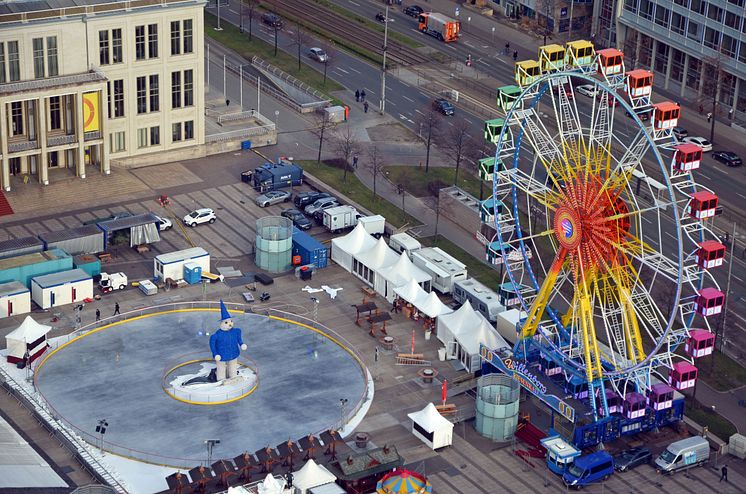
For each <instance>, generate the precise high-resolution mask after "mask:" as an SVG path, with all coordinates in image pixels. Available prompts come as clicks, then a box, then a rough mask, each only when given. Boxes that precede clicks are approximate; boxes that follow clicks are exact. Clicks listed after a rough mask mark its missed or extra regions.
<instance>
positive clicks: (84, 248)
mask: <svg viewBox="0 0 746 494" xmlns="http://www.w3.org/2000/svg"><path fill="white" fill-rule="evenodd" d="M39 240H41V241H42V242H44V250H50V249H55V248H57V249H62V250H64V251H65V252H67V253H68V254H70V255H71V256H77V255H78V254H98V253H99V252H103V251H105V250H106V245H105V240H104V232H103V231H102V230H101V229H100V228H99V227H98V226H96V225H85V226H79V227H77V228H67V229H65V230H58V231H54V232H46V233H41V234H39Z"/></svg>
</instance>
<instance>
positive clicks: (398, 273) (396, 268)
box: [381, 252, 433, 287]
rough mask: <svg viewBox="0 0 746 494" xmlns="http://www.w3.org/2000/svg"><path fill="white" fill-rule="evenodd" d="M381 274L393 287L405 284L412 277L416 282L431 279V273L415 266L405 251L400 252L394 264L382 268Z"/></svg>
mask: <svg viewBox="0 0 746 494" xmlns="http://www.w3.org/2000/svg"><path fill="white" fill-rule="evenodd" d="M381 276H383V277H384V278H385V279H386V281H388V282H389V283H391V286H393V287H397V286H403V285H406V284H407V282H408V281H409V280H412V279H413V280H414V281H416V282H417V283H423V282H425V281H430V280H432V279H433V277H432V275H430V274H429V273H426V272H425V271H423V270H422V269H420V268H418V267H417V266H415V265H414V264H413V263H412V261H411V260H410V259H409V256H408V255H407V254H406V252H405V253H403V254H401V255H400V256H399V259H398V260H397V261H396V262H395V263H394V264H392V265H391V266H389V267H387V268H384V269H382V270H381Z"/></svg>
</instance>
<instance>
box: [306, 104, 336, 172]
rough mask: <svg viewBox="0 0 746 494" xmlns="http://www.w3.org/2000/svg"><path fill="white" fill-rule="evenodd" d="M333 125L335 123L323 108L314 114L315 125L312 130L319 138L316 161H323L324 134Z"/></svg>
mask: <svg viewBox="0 0 746 494" xmlns="http://www.w3.org/2000/svg"><path fill="white" fill-rule="evenodd" d="M332 125H333V123H332V122H331V120H329V114H328V113H327V112H325V111H323V110H321V111H319V112H317V113H316V114H315V115H314V125H313V127H312V128H311V129H310V130H311V133H312V134H313V135H315V136H316V137H318V138H319V154H318V156H317V157H316V163H321V148H322V147H323V146H324V135H325V134H326V133H327V132H326V131H327V129H328V128H329V127H330V126H332Z"/></svg>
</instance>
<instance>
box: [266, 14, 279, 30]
mask: <svg viewBox="0 0 746 494" xmlns="http://www.w3.org/2000/svg"><path fill="white" fill-rule="evenodd" d="M262 22H263V23H265V24H266V25H268V26H269V27H274V28H277V29H282V18H281V17H280V16H279V15H277V14H273V13H272V12H265V13H264V14H262Z"/></svg>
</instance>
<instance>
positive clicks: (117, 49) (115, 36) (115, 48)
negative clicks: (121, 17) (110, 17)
mask: <svg viewBox="0 0 746 494" xmlns="http://www.w3.org/2000/svg"><path fill="white" fill-rule="evenodd" d="M111 61H112V63H122V62H124V55H123V53H122V30H121V29H112V30H111Z"/></svg>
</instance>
